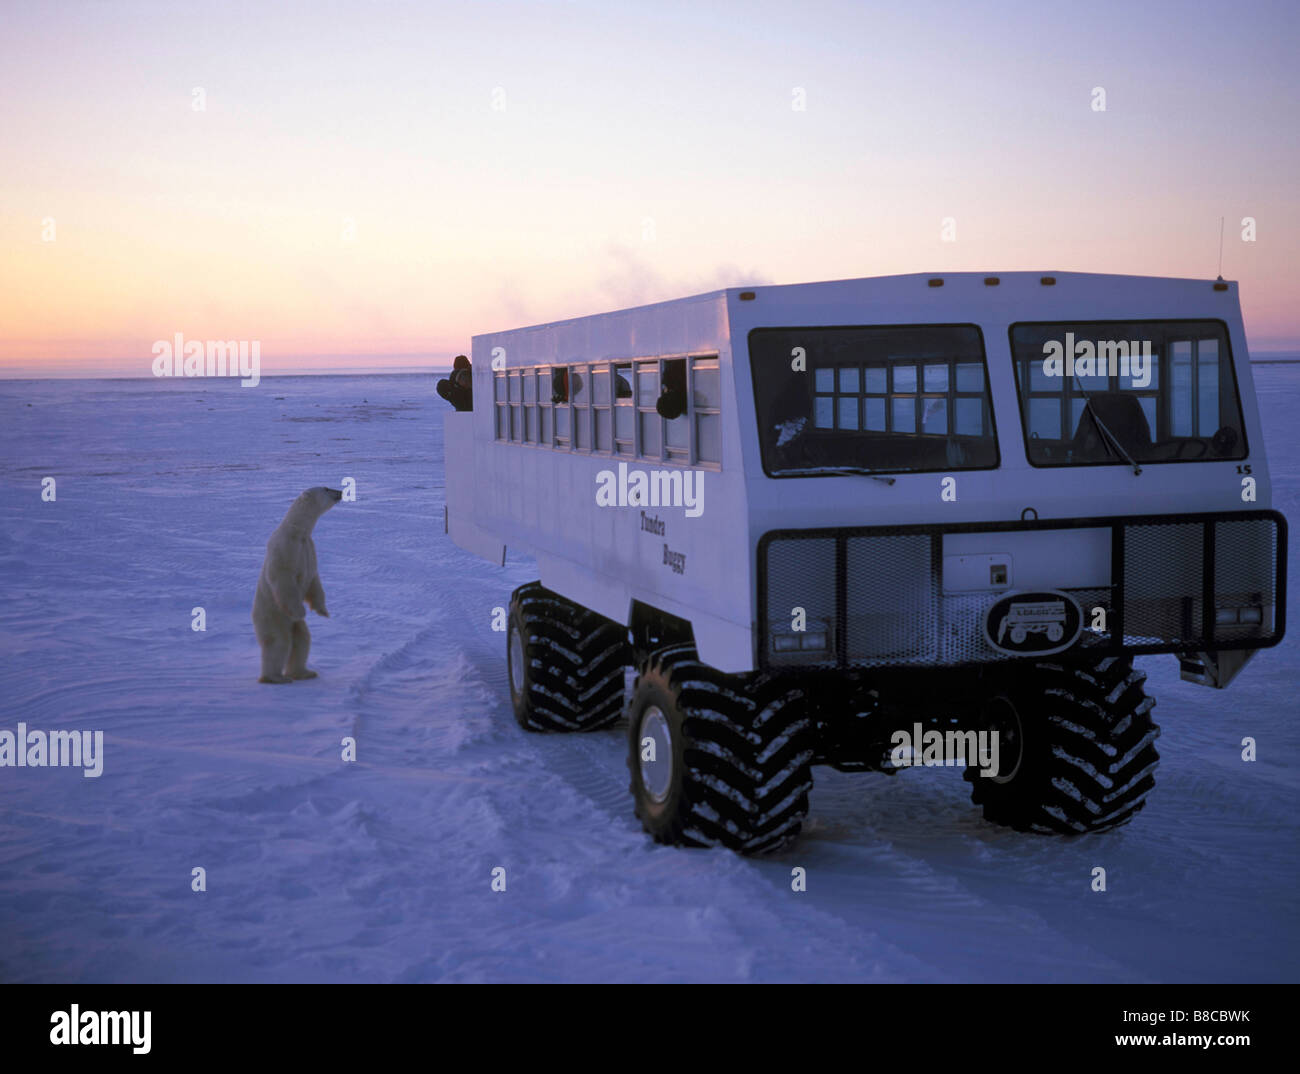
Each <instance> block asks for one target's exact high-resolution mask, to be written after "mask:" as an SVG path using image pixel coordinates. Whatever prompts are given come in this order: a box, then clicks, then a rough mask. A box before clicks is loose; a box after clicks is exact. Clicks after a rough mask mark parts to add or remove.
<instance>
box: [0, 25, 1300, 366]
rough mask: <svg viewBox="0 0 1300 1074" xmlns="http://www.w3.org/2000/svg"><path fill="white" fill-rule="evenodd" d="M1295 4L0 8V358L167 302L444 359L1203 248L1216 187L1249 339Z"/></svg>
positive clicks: (81, 345)
mask: <svg viewBox="0 0 1300 1074" xmlns="http://www.w3.org/2000/svg"><path fill="white" fill-rule="evenodd" d="M1298 26H1300V9H1298V8H1297V6H1296V5H1295V4H1293V3H1274V4H1270V3H1244V4H1234V5H1224V4H1210V3H1204V4H1199V3H1160V2H1155V3H1147V4H1141V5H1131V4H1128V3H1118V4H1107V3H1089V4H1075V5H1057V4H1038V3H1035V4H1029V3H1023V4H1012V3H990V4H960V3H955V4H921V3H916V4H912V3H908V4H892V5H889V6H887V7H886V6H882V5H876V4H871V3H861V2H854V3H790V2H788V0H782V2H780V3H763V2H750V3H743V4H742V3H734V4H733V3H703V2H692V3H664V2H658V3H653V4H651V3H645V4H640V3H637V4H631V3H629V4H624V3H609V2H604V3H599V2H592V3H588V2H554V3H527V4H522V3H490V2H488V3H467V2H460V3H455V4H437V3H421V4H403V3H377V4H360V3H354V4H335V3H329V2H315V0H313V2H311V3H247V4H244V3H206V4H193V5H190V4H168V3H150V4H145V3H50V4H22V5H18V4H11V5H6V10H5V13H4V22H3V30H2V32H0V101H3V110H2V112H0V116H2V118H0V375H10V376H52V375H69V374H78V375H93V376H148V375H150V372H149V370H150V367H149V363H150V361H151V347H152V344H153V342H154V341H155V340H159V339H171V338H172V337H173V336H174V335H175V334H176V333H178V332H180V333H183V334H184V335H185V336H186V337H187V338H191V339H222V340H226V339H229V340H257V341H260V344H261V354H262V368H263V372H264V374H265V375H274V374H276V373H289V372H312V371H332V370H341V369H362V368H380V367H393V366H416V365H422V366H445V365H447V364H449V360H450V357H451V356H452V355H454V354H456V353H457V352H461V351H467V350H468V349H469V343H470V337H471V336H472V335H474V334H476V333H479V332H485V331H492V330H498V329H505V328H511V327H517V326H519V325H523V324H530V323H536V322H542V321H548V320H557V319H560V318H565V317H572V316H579V315H582V314H587V313H596V312H600V311H602V310H606V309H615V308H619V307H623V306H629V305H636V304H639V303H642V302H648V301H656V300H659V299H665V298H673V297H677V296H680V295H685V294H691V293H694V292H698V291H705V290H711V289H713V288H716V287H723V286H735V285H740V284H754V283H758V284H761V283H795V282H800V281H806V280H819V279H837V278H843V277H850V276H874V275H882V274H889V273H900V272H919V271H960V270H975V271H980V270H985V271H999V270H1000V271H1011V270H1017V269H1029V270H1033V269H1042V270H1053V269H1054V270H1063V271H1070V270H1073V271H1096V272H1120V273H1135V274H1151V275H1167V276H1193V277H1205V278H1212V277H1214V276H1215V274H1216V273H1217V271H1218V261H1219V234H1220V218H1221V217H1222V218H1224V224H1223V253H1222V260H1223V269H1222V271H1223V275H1224V276H1225V277H1226V278H1229V279H1235V280H1239V281H1240V283H1241V297H1242V304H1243V309H1244V313H1245V318H1246V326H1247V332H1248V334H1249V338H1250V342H1251V346H1252V349H1254V350H1255V351H1256V352H1260V351H1268V350H1295V349H1300V302H1297V294H1298V293H1300V252H1298V251H1300V210H1298V209H1297V204H1296V194H1297V190H1300V139H1298V138H1297V128H1298V126H1300V122H1298V120H1300V74H1298V73H1297V72H1298V71H1300V64H1297V63H1296V59H1295V58H1296V55H1297V54H1298V52H1300V50H1298V48H1297V46H1298V45H1300V34H1298V33H1297V27H1298ZM1097 87H1100V88H1101V89H1103V90H1104V91H1105V110H1104V111H1099V110H1097V109H1095V108H1094V101H1095V100H1096V94H1095V92H1094V91H1095V88H1097ZM800 105H802V107H799V106H800ZM199 106H201V107H199ZM1246 217H1250V218H1253V220H1254V221H1255V238H1254V241H1249V242H1248V241H1243V239H1242V232H1243V224H1242V221H1243V218H1246ZM945 218H951V219H952V221H953V225H952V226H953V227H954V228H955V241H945V239H944V235H943V226H944V220H945Z"/></svg>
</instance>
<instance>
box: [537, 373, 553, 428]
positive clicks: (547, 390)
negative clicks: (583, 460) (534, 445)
mask: <svg viewBox="0 0 1300 1074" xmlns="http://www.w3.org/2000/svg"><path fill="white" fill-rule="evenodd" d="M551 380H552V376H551V370H549V369H539V370H538V371H537V414H538V418H539V419H540V423H539V425H538V443H541V444H544V445H546V446H547V447H551V446H552V445H553V444H554V443H555V421H554V419H553V417H552V412H553V404H552V402H551Z"/></svg>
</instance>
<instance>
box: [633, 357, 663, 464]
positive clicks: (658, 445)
mask: <svg viewBox="0 0 1300 1074" xmlns="http://www.w3.org/2000/svg"><path fill="white" fill-rule="evenodd" d="M658 401H659V362H658V361H653V362H637V364H636V420H637V434H638V436H640V438H641V439H640V452H639V454H640V455H641V456H642V457H643V458H646V459H662V458H663V452H664V440H663V418H661V417H660V416H659V410H658V408H657V407H656V406H655V404H656V403H657V402H658Z"/></svg>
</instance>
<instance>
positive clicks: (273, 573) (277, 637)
mask: <svg viewBox="0 0 1300 1074" xmlns="http://www.w3.org/2000/svg"><path fill="white" fill-rule="evenodd" d="M342 498H343V493H342V492H340V491H338V490H337V489H327V488H323V487H317V488H314V489H308V490H307V491H306V492H304V493H303V494H302V495H301V496H299V497H298V498H297V499H296V500H294V501H293V503H292V504H291V505H290V507H289V511H288V513H287V514H286V515H285V516H284V521H283V522H281V523H280V525H279V526H277V527H276V530H275V532H274V533H273V534H271V539H270V540H269V541H267V542H266V560H265V561H264V562H263V563H262V574H261V577H259V578H258V579H257V596H256V597H254V598H253V629H254V630H256V631H257V643H258V644H259V645H260V646H261V647H262V677H261V678H260V679H258V680H257V681H258V682H276V683H279V682H292V681H293V680H294V679H314V678H315V677H316V672H314V671H310V670H309V669H308V667H307V653H308V651H309V650H310V649H311V633H310V632H309V631H308V630H307V609H306V608H304V607H303V602H304V601H305V602H306V603H307V605H308V606H309V607H311V609H312V610H313V611H314V612H315V613H316V614H317V615H323V616H325V618H326V619H328V618H329V614H330V613H329V611H328V610H327V609H326V607H325V590H324V589H322V588H321V584H320V575H319V574H317V573H316V545H315V544H314V543H313V542H312V539H311V531H312V529H313V527H314V526H315V525H316V520H317V519H318V518H320V516H321V515H323V514H324V513H325V512H326V511H328V510H329V509H330V508H331V507H333V506H334V505H335V504H336V503H338V502H339V500H341V499H342Z"/></svg>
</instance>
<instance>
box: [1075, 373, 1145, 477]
mask: <svg viewBox="0 0 1300 1074" xmlns="http://www.w3.org/2000/svg"><path fill="white" fill-rule="evenodd" d="M1074 384H1075V387H1077V388H1078V389H1079V391H1080V392H1081V393H1082V394H1083V409H1084V410H1085V411H1087V412H1090V413H1091V414H1092V420H1093V421H1095V422H1096V423H1097V429H1098V431H1099V432H1100V433H1101V435H1102V438H1103V439H1104V440H1105V441H1106V442H1108V443H1109V444H1110V446H1111V447H1112V448H1113V449H1114V451H1115V454H1116V455H1118V456H1119V457H1120V458H1121V459H1123V460H1124V461H1125V462H1126V463H1128V464H1129V465H1130V466H1131V467H1133V473H1134V475H1135V476H1136V475H1137V474H1140V473H1141V472H1142V467H1140V466H1139V465H1138V464H1137V463H1136V462H1134V461H1133V456H1132V455H1130V454H1129V453H1128V452H1127V451H1125V450H1124V445H1123V444H1121V443H1120V442H1119V440H1118V439H1116V437H1115V434H1114V433H1112V432H1111V431H1110V430H1109V429H1107V428H1106V423H1105V422H1104V421H1102V420H1101V415H1100V414H1098V413H1097V408H1096V407H1095V406H1093V405H1092V396H1091V395H1089V394H1088V389H1086V388H1085V387H1084V386H1083V383H1082V382H1081V381H1080V380H1079V374H1078V373H1075V374H1074Z"/></svg>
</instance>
